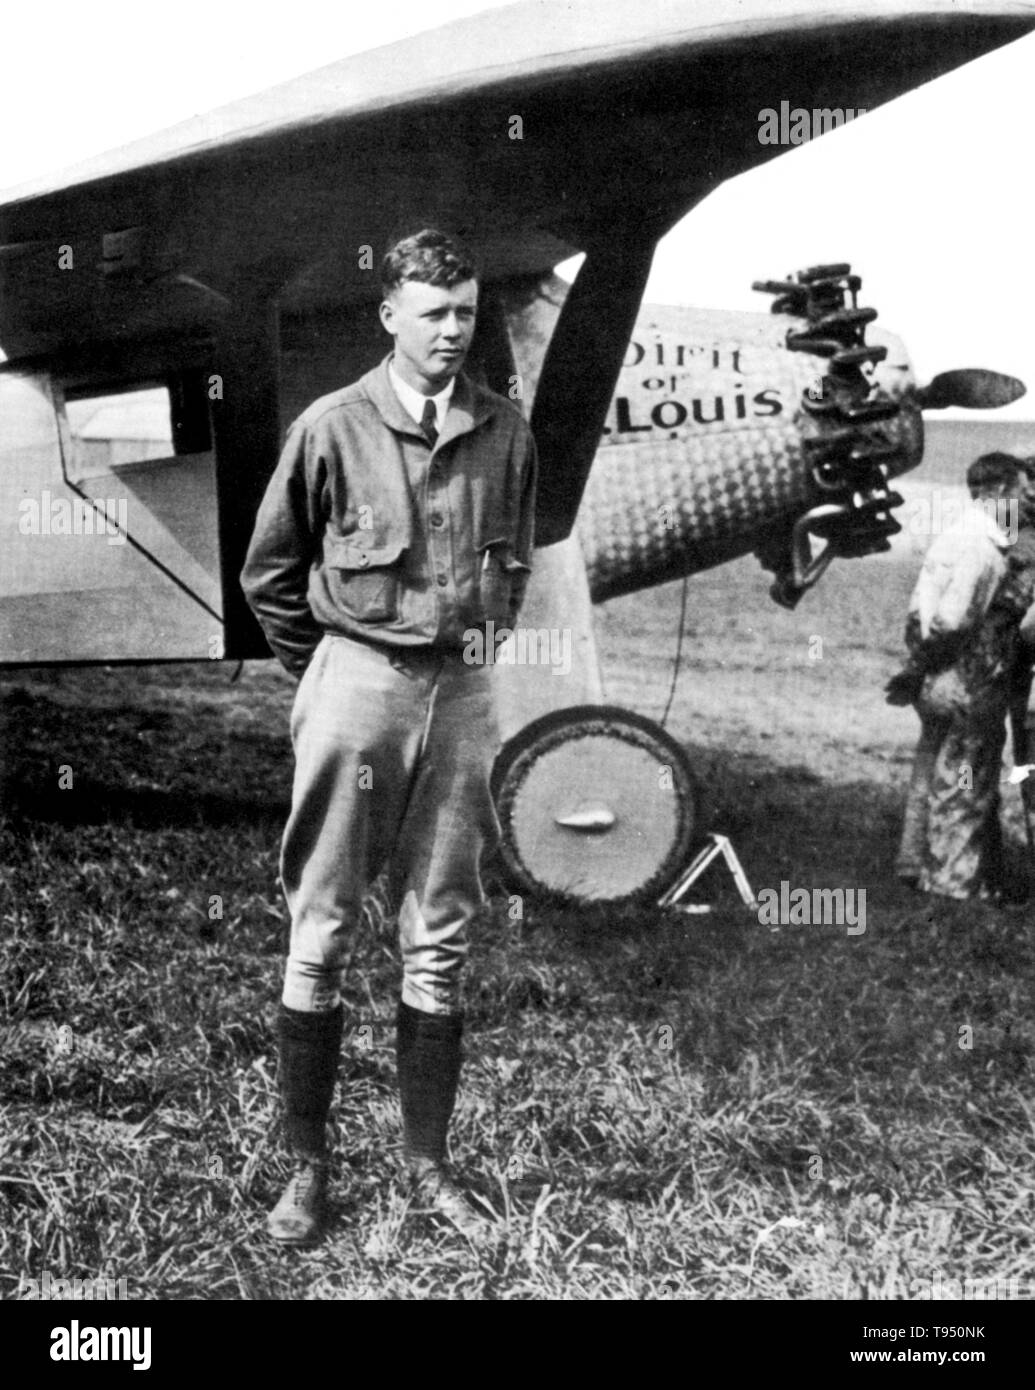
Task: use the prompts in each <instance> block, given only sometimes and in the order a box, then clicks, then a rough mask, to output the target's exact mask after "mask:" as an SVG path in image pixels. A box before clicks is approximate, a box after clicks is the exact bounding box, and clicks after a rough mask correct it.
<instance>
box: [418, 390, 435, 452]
mask: <svg viewBox="0 0 1035 1390" xmlns="http://www.w3.org/2000/svg"><path fill="white" fill-rule="evenodd" d="M420 427H421V429H422V430H423V431H424V438H425V439H426V440H427V441H428V443H429V444H430V445H431V447H432V448H433V449H434V447H435V442H436V440H437V439H438V414H437V412H436V410H435V402H434V401H433V400H430V399H428V400H426V401H425V402H424V414H423V415H422V416H421V418H420Z"/></svg>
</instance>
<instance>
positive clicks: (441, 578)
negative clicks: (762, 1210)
mask: <svg viewBox="0 0 1035 1390" xmlns="http://www.w3.org/2000/svg"><path fill="white" fill-rule="evenodd" d="M438 582H439V586H440V588H443V589H444V588H445V587H446V585H447V584H448V583H449V579H448V578H447V577H446V575H444V574H440V575H439V576H438Z"/></svg>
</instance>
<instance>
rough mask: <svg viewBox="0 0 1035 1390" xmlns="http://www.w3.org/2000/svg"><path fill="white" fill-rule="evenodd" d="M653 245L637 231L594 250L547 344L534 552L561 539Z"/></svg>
mask: <svg viewBox="0 0 1035 1390" xmlns="http://www.w3.org/2000/svg"><path fill="white" fill-rule="evenodd" d="M656 244H657V243H656V240H655V239H654V238H652V237H651V236H650V235H649V234H647V233H645V232H644V229H643V227H642V225H641V226H637V227H635V228H625V229H622V230H621V231H619V232H617V233H615V234H613V235H612V236H611V237H610V238H609V239H608V240H607V241H606V242H601V243H599V244H598V245H596V246H594V247H593V248H592V249H591V250H590V251H589V252H588V254H587V256H586V259H585V261H584V262H583V265H582V269H581V270H580V271H579V273H578V276H577V277H576V280H575V283H574V285H573V286H572V287H571V290H570V291H569V294H568V297H567V299H566V300H565V301H564V307H563V309H562V310H561V315H560V318H559V319H558V320H557V326H556V328H555V329H554V331H553V336H552V338H551V339H550V346H549V347H548V348H547V351H546V357H545V359H544V361H543V370H542V374H541V376H540V378H539V385H538V387H537V389H536V396H535V405H534V406H533V407H532V422H531V423H532V432H533V433H534V435H535V439H536V445H537V447H538V450H539V489H538V496H537V498H536V536H535V540H536V545H537V546H542V545H553V544H555V543H556V542H557V541H563V540H566V539H567V537H568V536H569V535H570V534H571V529H572V527H573V526H574V524H575V514H576V512H577V511H578V509H579V502H580V501H581V500H582V492H583V489H584V488H585V486H586V479H587V478H588V476H589V470H590V468H591V467H592V464H593V459H594V458H595V456H596V452H597V449H598V448H599V447H600V435H601V432H602V430H603V428H604V421H605V420H606V419H607V412H608V408H609V406H610V404H611V397H612V395H613V394H614V390H615V387H616V386H617V384H618V374H619V372H620V371H621V369H622V361H623V359H624V357H625V354H626V351H627V349H628V346H629V339H630V338H631V337H632V333H633V329H634V327H635V325H636V315H637V314H638V312H639V309H640V301H641V300H642V299H643V293H644V289H645V288H646V284H647V277H648V275H649V274H650V267H651V262H652V260H653V259H654V247H655V245H656Z"/></svg>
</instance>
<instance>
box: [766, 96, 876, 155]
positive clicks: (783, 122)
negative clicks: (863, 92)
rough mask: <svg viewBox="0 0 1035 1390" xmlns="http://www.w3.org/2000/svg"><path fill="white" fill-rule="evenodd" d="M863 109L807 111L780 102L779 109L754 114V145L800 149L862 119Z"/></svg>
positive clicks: (836, 107)
mask: <svg viewBox="0 0 1035 1390" xmlns="http://www.w3.org/2000/svg"><path fill="white" fill-rule="evenodd" d="M865 115H866V109H865V107H860V108H859V110H856V109H855V108H854V107H851V106H849V107H847V108H846V107H841V106H823V107H819V106H817V107H814V108H813V109H812V110H808V109H807V108H805V107H804V106H795V107H792V106H791V103H790V102H789V101H781V102H780V109H779V110H777V109H776V108H775V107H773V106H765V107H763V108H762V110H761V111H759V113H758V143H759V144H760V145H804V144H807V142H808V141H809V140H814V139H815V138H816V136H817V135H824V134H826V132H827V131H828V130H836V129H837V127H838V126H841V125H846V124H847V123H848V122H849V121H854V120H855V119H856V118H857V117H858V116H865Z"/></svg>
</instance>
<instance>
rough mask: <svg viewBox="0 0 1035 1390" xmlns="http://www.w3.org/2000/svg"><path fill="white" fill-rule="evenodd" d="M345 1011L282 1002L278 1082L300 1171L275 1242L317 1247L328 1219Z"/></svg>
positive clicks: (282, 1207)
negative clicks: (330, 1148) (330, 1123)
mask: <svg viewBox="0 0 1035 1390" xmlns="http://www.w3.org/2000/svg"><path fill="white" fill-rule="evenodd" d="M344 1017H345V1010H344V1008H343V1007H342V1005H341V1004H339V1005H338V1007H337V1008H336V1009H334V1010H333V1011H332V1012H331V1013H320V1014H308V1013H300V1012H299V1011H298V1010H297V1009H289V1008H287V1007H286V1005H284V1004H281V1006H280V1016H279V1019H278V1033H279V1040H280V1067H279V1082H280V1094H281V1100H282V1103H283V1110H284V1137H285V1141H286V1143H287V1146H288V1148H289V1149H290V1151H291V1154H292V1156H293V1157H294V1159H295V1161H296V1167H295V1172H294V1173H293V1175H292V1177H291V1180H290V1181H289V1183H288V1185H287V1187H286V1188H285V1189H284V1192H283V1195H282V1196H281V1198H280V1201H279V1202H278V1203H277V1205H276V1207H274V1209H273V1211H272V1212H270V1215H269V1218H268V1221H267V1225H268V1228H269V1233H270V1235H271V1236H272V1237H273V1239H274V1240H278V1241H281V1242H282V1243H284V1244H286V1245H312V1244H315V1242H316V1241H318V1240H319V1239H320V1236H321V1235H322V1234H323V1229H324V1225H325V1223H326V1219H327V1170H328V1155H327V1116H328V1113H329V1111H330V1107H331V1097H332V1096H333V1094H334V1083H335V1080H336V1079H337V1075H338V1060H339V1057H340V1055H341V1035H342V1030H343V1026H344Z"/></svg>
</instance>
